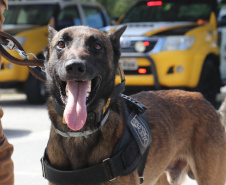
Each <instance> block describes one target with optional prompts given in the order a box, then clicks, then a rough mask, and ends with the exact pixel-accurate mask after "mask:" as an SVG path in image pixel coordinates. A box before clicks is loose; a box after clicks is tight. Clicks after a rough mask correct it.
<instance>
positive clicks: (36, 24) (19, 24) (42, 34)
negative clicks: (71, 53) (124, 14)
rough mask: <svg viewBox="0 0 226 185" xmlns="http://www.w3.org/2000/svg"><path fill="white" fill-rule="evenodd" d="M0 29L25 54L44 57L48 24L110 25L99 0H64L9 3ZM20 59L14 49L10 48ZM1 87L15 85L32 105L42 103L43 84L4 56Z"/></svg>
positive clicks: (58, 28) (59, 27)
mask: <svg viewBox="0 0 226 185" xmlns="http://www.w3.org/2000/svg"><path fill="white" fill-rule="evenodd" d="M4 16H5V22H4V25H3V31H5V32H7V33H9V34H11V35H13V36H15V38H16V39H17V40H18V41H19V42H20V44H21V45H22V46H23V48H24V50H25V52H26V53H33V54H34V55H36V56H37V57H38V58H40V59H41V58H43V54H42V51H43V50H44V48H45V47H46V46H47V45H48V26H47V25H48V24H51V25H52V26H54V27H55V29H57V30H60V29H62V28H64V27H68V26H73V25H88V26H91V27H94V28H98V29H99V28H101V27H105V26H108V25H109V20H108V16H107V13H106V11H105V9H104V8H103V6H102V5H100V4H99V3H92V2H89V3H82V2H75V1H70V0H69V1H64V0H48V1H19V2H9V9H8V10H7V11H5V12H4ZM9 53H11V54H12V55H13V56H15V57H18V58H20V56H19V55H18V54H17V53H15V51H13V52H12V51H9ZM0 67H1V70H0V88H17V89H18V90H21V91H23V92H25V93H26V95H27V100H28V102H29V103H31V104H39V103H44V102H45V100H46V97H47V95H46V91H45V85H44V83H43V82H41V81H39V80H37V79H36V78H35V77H33V76H32V75H31V74H30V73H29V70H28V68H27V67H24V66H18V65H14V64H11V63H9V62H8V61H7V60H6V59H4V58H3V61H2V65H1V66H0Z"/></svg>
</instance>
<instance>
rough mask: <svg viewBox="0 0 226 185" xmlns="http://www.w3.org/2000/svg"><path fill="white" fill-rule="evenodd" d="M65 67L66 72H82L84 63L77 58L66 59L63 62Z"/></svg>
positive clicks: (84, 69)
mask: <svg viewBox="0 0 226 185" xmlns="http://www.w3.org/2000/svg"><path fill="white" fill-rule="evenodd" d="M65 68H66V71H67V73H68V74H83V73H85V71H86V66H85V64H84V63H83V62H81V61H77V60H69V61H67V62H66V63H65Z"/></svg>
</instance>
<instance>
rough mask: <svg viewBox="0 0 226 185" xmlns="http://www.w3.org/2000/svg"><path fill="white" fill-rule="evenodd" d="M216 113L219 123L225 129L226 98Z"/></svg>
mask: <svg viewBox="0 0 226 185" xmlns="http://www.w3.org/2000/svg"><path fill="white" fill-rule="evenodd" d="M217 113H218V115H219V117H220V120H221V123H222V124H223V125H224V126H225V128H226V98H225V99H224V101H223V103H222V104H221V106H220V108H219V109H218V110H217Z"/></svg>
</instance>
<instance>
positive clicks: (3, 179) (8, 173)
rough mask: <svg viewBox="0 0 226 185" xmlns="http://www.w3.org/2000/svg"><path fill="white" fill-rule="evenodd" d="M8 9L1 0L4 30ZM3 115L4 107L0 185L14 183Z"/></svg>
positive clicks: (1, 130)
mask: <svg viewBox="0 0 226 185" xmlns="http://www.w3.org/2000/svg"><path fill="white" fill-rule="evenodd" d="M5 9H8V4H7V0H0V30H1V31H2V24H3V22H4V20H5V19H4V16H3V12H4V10H5ZM0 69H1V55H0ZM2 116H3V111H2V108H1V107H0V185H13V184H14V166H13V161H12V159H11V156H12V153H13V145H11V144H10V143H9V142H8V140H7V138H6V136H5V134H4V132H3V129H2V123H1V118H2Z"/></svg>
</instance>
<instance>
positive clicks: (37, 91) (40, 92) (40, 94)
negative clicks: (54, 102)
mask: <svg viewBox="0 0 226 185" xmlns="http://www.w3.org/2000/svg"><path fill="white" fill-rule="evenodd" d="M25 93H26V96H27V101H28V103H29V104H44V103H45V102H46V100H47V93H46V89H45V84H44V83H43V82H42V81H40V80H38V79H36V78H35V77H34V76H33V75H32V74H29V77H28V80H27V82H26V83H25Z"/></svg>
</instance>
